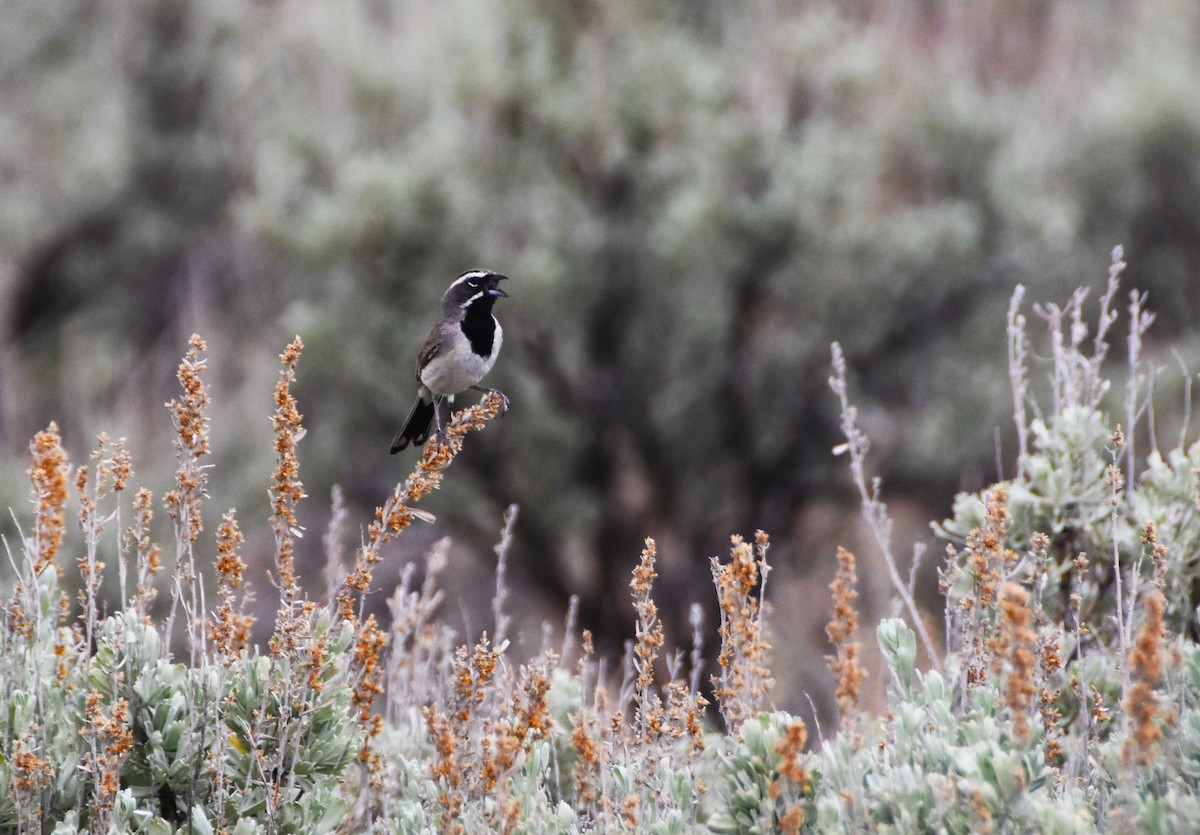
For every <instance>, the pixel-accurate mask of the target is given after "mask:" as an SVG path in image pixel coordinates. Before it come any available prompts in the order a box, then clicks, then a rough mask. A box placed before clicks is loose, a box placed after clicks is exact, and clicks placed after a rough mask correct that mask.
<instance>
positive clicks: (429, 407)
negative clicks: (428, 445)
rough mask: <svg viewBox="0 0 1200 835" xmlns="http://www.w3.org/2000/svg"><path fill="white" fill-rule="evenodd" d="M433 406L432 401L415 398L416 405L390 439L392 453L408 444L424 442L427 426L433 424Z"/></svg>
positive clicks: (427, 435) (427, 433)
mask: <svg viewBox="0 0 1200 835" xmlns="http://www.w3.org/2000/svg"><path fill="white" fill-rule="evenodd" d="M434 408H435V407H434V404H433V403H426V402H425V401H424V400H423V399H422V398H420V397H418V398H417V402H416V405H414V406H413V407H412V411H411V412H409V413H408V420H406V421H404V428H403V429H401V430H400V431H399V432H397V433H396V437H395V438H393V439H392V455H395V454H396V453H397V452H399V451H400V450H402V449H405V448H406V447H407V446H408V445H409V444H412V445H413V446H420V445H421V444H423V443H425V439H426V438H428V437H429V427H430V426H432V425H433V415H434Z"/></svg>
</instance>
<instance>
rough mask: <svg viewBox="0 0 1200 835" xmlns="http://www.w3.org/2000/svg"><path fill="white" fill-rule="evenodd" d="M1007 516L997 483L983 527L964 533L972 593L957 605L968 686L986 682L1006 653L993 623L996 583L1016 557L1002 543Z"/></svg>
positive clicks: (1005, 495)
mask: <svg viewBox="0 0 1200 835" xmlns="http://www.w3.org/2000/svg"><path fill="white" fill-rule="evenodd" d="M1008 520H1009V512H1008V491H1007V489H1006V488H1005V487H1004V485H1001V484H998V485H996V486H994V487H993V488H992V490H991V492H989V494H988V500H987V514H986V516H985V518H984V524H983V528H981V529H980V528H977V529H976V530H973V531H971V533H970V534H968V535H967V542H966V555H967V559H966V564H967V568H968V570H969V571H970V576H971V593H970V594H967V595H964V596H963V599H962V602H961V604H960V606H961V608H962V611H963V618H962V628H963V646H964V648H965V649H966V653H967V658H966V679H965V681H966V686H967V689H968V690H973V689H974V688H976V687H978V686H979V685H981V684H983V683H984V682H986V681H987V678H988V674H989V670H990V671H991V672H993V673H999V671H1000V664H1001V662H1002V661H1003V659H1004V657H1005V646H1006V644H1005V643H1004V636H1003V635H1002V634H1000V632H999V631H998V630H997V624H996V594H997V592H996V587H997V585H998V584H999V583H1000V582H1001V581H1002V580H1003V578H1004V577H1006V576H1007V575H1008V573H1009V572H1010V570H1011V569H1012V568H1013V566H1014V565H1015V564H1016V561H1017V555H1016V553H1015V552H1013V551H1012V550H1011V549H1009V548H1007V547H1006V546H1005V543H1006V541H1007V538H1008Z"/></svg>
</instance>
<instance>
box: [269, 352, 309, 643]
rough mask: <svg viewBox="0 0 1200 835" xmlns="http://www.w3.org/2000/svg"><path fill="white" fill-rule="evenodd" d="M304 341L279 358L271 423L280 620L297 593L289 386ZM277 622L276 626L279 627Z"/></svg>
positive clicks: (298, 492) (297, 431)
mask: <svg viewBox="0 0 1200 835" xmlns="http://www.w3.org/2000/svg"><path fill="white" fill-rule="evenodd" d="M303 348H304V343H303V342H302V341H301V340H300V337H298V336H297V337H296V338H295V339H293V340H292V341H291V343H289V344H288V346H287V348H286V349H285V350H284V352H283V353H282V354H280V357H279V358H280V359H281V360H282V361H283V368H282V369H280V372H279V379H278V380H277V381H276V383H275V414H274V415H272V416H271V426H272V428H273V429H274V431H275V473H274V475H273V477H272V480H271V489H270V493H271V528H272V530H274V532H275V568H276V570H277V572H278V574H279V577H278V582H279V605H280V611H279V619H280V620H281V621H283V620H287V619H290V618H291V617H292V611H291V607H292V604H293V603H294V602H295V600H296V596H297V595H298V594H299V586H298V584H297V582H296V568H295V554H294V548H295V545H294V540H295V532H296V531H297V530H299V528H300V526H299V523H298V522H297V521H296V505H298V504H299V503H300V500H301V499H303V498H304V485H303V484H302V483H301V481H300V462H299V460H298V459H297V458H296V444H297V443H298V442H299V441H300V439H301V438H302V437H304V430H303V428H302V426H301V424H300V421H301V415H300V412H299V410H298V409H297V406H296V398H295V397H294V396H293V395H292V391H291V387H292V384H293V383H295V382H296V363H297V362H298V361H299V360H300V351H301V350H302V349H303ZM279 625H280V624H279V623H278V622H277V624H276V628H277V630H278V627H279Z"/></svg>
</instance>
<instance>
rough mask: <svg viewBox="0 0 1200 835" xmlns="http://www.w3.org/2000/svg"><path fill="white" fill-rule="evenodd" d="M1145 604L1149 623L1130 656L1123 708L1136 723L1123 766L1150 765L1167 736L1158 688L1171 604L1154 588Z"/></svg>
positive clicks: (1134, 723) (1144, 599)
mask: <svg viewBox="0 0 1200 835" xmlns="http://www.w3.org/2000/svg"><path fill="white" fill-rule="evenodd" d="M1142 601H1143V602H1142V608H1143V610H1144V611H1145V620H1144V621H1143V622H1142V628H1141V630H1140V631H1139V632H1138V635H1137V641H1136V642H1135V643H1134V646H1133V650H1132V651H1131V652H1130V656H1129V668H1130V673H1131V675H1132V679H1133V687H1132V689H1131V690H1130V691H1129V692H1128V694H1127V695H1126V697H1125V702H1124V705H1123V707H1124V708H1125V715H1126V717H1127V719H1128V720H1129V721H1132V722H1133V730H1132V733H1131V734H1130V735H1129V737H1128V738H1127V739H1126V740H1125V744H1124V746H1123V747H1122V749H1121V763H1122V764H1123V765H1128V764H1130V763H1133V764H1136V765H1146V764H1147V763H1149V762H1150V761H1151V760H1152V759H1153V758H1154V752H1155V749H1156V748H1157V746H1158V743H1159V741H1160V740H1161V739H1162V735H1163V731H1162V725H1161V722H1160V716H1159V709H1158V701H1157V699H1156V698H1155V688H1156V687H1157V686H1158V680H1159V679H1160V678H1161V677H1162V670H1163V651H1162V644H1163V612H1164V611H1165V610H1166V606H1167V601H1166V598H1164V597H1163V593H1162V592H1161V591H1159V590H1158V589H1151V590H1150V591H1149V592H1148V593H1147V594H1146V595H1145V596H1144V597H1143V598H1142Z"/></svg>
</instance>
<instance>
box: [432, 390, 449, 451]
mask: <svg viewBox="0 0 1200 835" xmlns="http://www.w3.org/2000/svg"><path fill="white" fill-rule="evenodd" d="M442 399H443V398H441V397H439V396H436V395H435V396H434V398H433V428H434V432H433V436H434V437H435V438H437V442H438V443H439V444H444V443H446V433H445V432H444V431H443V430H442V408H441V407H442Z"/></svg>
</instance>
